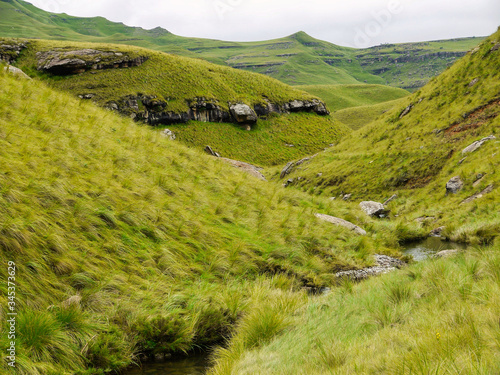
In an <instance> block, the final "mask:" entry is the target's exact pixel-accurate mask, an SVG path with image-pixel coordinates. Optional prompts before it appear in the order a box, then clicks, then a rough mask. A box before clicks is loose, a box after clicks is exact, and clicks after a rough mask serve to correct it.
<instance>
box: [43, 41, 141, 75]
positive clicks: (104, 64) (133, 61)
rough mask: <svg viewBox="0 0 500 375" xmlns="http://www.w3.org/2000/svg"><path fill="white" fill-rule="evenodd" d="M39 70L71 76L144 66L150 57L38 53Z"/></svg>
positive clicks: (83, 52)
mask: <svg viewBox="0 0 500 375" xmlns="http://www.w3.org/2000/svg"><path fill="white" fill-rule="evenodd" d="M36 58H37V69H38V70H40V71H45V72H48V73H51V74H54V75H71V74H78V73H83V72H85V71H87V70H100V69H118V68H129V67H132V66H139V65H142V64H143V63H144V62H145V61H146V60H147V59H148V57H146V56H137V57H131V56H128V55H126V54H123V53H121V52H112V51H99V50H95V49H89V48H87V49H81V50H74V51H45V52H37V54H36Z"/></svg>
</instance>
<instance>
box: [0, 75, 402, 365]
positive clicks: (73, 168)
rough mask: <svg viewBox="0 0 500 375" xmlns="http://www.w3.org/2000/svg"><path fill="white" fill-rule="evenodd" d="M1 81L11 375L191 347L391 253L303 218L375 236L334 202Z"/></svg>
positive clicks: (1, 204) (382, 240) (0, 209)
mask: <svg viewBox="0 0 500 375" xmlns="http://www.w3.org/2000/svg"><path fill="white" fill-rule="evenodd" d="M6 74H7V73H5V71H4V69H3V68H1V69H0V109H1V110H0V171H1V172H0V234H1V235H0V258H1V262H2V264H4V265H5V266H4V267H1V269H0V277H1V279H2V280H7V277H8V274H7V272H8V269H7V264H8V262H12V263H10V265H13V264H15V283H14V284H15V288H16V289H15V293H16V294H15V296H14V297H15V298H14V297H13V296H12V294H11V295H10V297H9V299H8V297H7V296H8V294H7V291H9V292H10V291H12V289H7V284H6V283H2V285H1V286H0V288H1V290H2V293H1V295H0V306H2V308H1V310H0V311H1V314H2V324H1V332H0V333H1V334H0V349H1V350H2V353H4V355H3V356H5V353H7V349H8V348H9V347H10V346H11V345H12V344H11V340H9V339H8V335H7V331H8V329H10V328H9V326H8V325H7V324H8V323H7V319H6V313H7V310H6V309H7V306H11V308H12V309H13V310H10V311H11V312H12V311H15V312H16V313H17V314H18V315H17V317H16V326H15V330H16V331H15V332H16V339H15V350H16V366H17V370H16V371H14V373H19V374H47V375H54V374H58V375H62V374H74V373H86V374H93V373H103V372H104V371H108V370H116V369H120V368H123V367H125V366H127V365H128V364H130V363H131V362H132V361H138V360H139V359H140V358H143V357H148V356H154V355H162V354H168V353H175V352H180V351H189V350H191V349H194V348H200V347H206V346H209V345H212V344H214V343H216V342H220V341H221V340H222V339H223V338H224V337H227V335H228V334H229V332H230V331H231V330H232V327H233V325H234V324H235V322H237V321H238V320H239V319H240V318H241V317H242V316H243V315H247V314H251V313H252V311H254V310H255V309H260V308H262V307H264V306H267V307H269V310H268V311H271V310H272V311H281V312H283V311H285V310H288V309H292V308H293V306H295V304H296V303H299V302H300V301H303V300H304V299H305V298H306V297H305V294H304V292H301V291H300V290H301V288H302V287H303V286H308V287H311V288H318V287H321V286H328V285H332V283H333V282H334V276H333V273H334V272H335V271H338V270H341V269H345V268H352V267H358V266H362V265H363V264H367V263H369V262H371V260H370V254H371V253H372V252H373V251H374V250H375V249H376V251H378V252H387V251H389V252H390V251H391V250H390V248H393V249H394V246H395V245H394V239H391V240H388V238H391V236H385V235H384V236H374V237H373V238H372V237H366V238H362V237H360V236H357V235H356V234H354V233H353V232H350V231H349V230H347V229H344V228H340V227H334V226H332V225H331V224H329V223H325V222H320V221H318V220H317V219H316V218H315V216H314V214H315V213H317V212H325V213H329V212H335V213H336V214H337V215H343V216H344V217H346V218H348V219H349V220H351V221H354V222H356V223H357V224H359V225H363V226H366V227H367V228H369V230H370V232H372V231H379V230H380V231H381V232H383V231H385V229H384V226H381V225H379V224H378V223H377V222H374V221H373V220H372V219H369V218H367V217H365V216H364V215H363V214H362V213H360V212H357V211H353V212H352V213H350V207H349V204H347V203H345V204H344V203H340V202H339V203H336V202H332V201H329V200H327V199H323V198H313V197H310V196H308V195H305V194H302V193H299V192H295V191H286V190H284V189H283V188H282V187H278V186H275V185H274V184H270V183H265V182H262V181H260V180H258V179H255V178H253V177H251V176H248V175H246V174H243V173H241V172H239V171H238V170H236V169H234V168H233V167H231V166H229V165H226V164H225V163H224V162H223V161H221V160H219V159H216V158H213V157H209V156H207V155H203V154H201V153H199V152H197V151H195V150H192V149H189V148H187V147H185V146H183V145H182V144H179V143H177V142H173V141H170V140H169V139H167V138H165V137H162V136H161V135H160V134H159V133H158V132H155V131H153V130H152V129H150V128H149V127H140V126H136V125H135V124H134V123H133V122H132V121H131V120H130V119H124V118H122V117H119V116H117V115H116V114H114V113H112V112H110V111H105V110H102V109H99V108H98V107H96V106H93V105H91V104H90V103H86V102H84V101H81V100H78V99H75V98H72V97H71V96H69V95H68V94H66V93H61V92H57V91H54V90H53V89H50V88H48V87H46V86H45V85H44V84H42V83H41V82H38V81H36V80H27V79H23V78H20V77H17V78H16V77H14V76H10V75H6ZM392 251H393V252H394V251H395V250H392ZM12 272H14V271H12ZM12 275H13V273H11V275H10V276H12ZM11 281H13V279H12V280H11ZM292 300H295V303H293V302H292ZM7 302H15V304H11V305H8V304H7ZM281 302H286V305H282V304H281ZM272 319H274V320H272V321H270V322H269V323H270V327H271V328H270V331H267V332H268V333H269V334H272V332H276V330H279V329H280V327H281V325H280V324H278V325H274V326H273V324H274V323H273V321H276V322H278V321H279V319H280V318H279V314H277V315H276V316H275V317H273V318H272ZM273 327H274V328H273ZM1 366H2V372H7V371H8V370H9V365H8V364H7V361H2V365H1ZM85 367H88V368H90V369H89V370H87V371H84V368H85Z"/></svg>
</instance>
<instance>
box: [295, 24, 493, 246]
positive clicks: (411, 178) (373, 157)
mask: <svg viewBox="0 0 500 375" xmlns="http://www.w3.org/2000/svg"><path fill="white" fill-rule="evenodd" d="M499 49H500V31H498V32H497V33H495V34H494V35H492V36H491V37H490V38H488V39H487V40H486V41H485V42H483V43H482V44H481V45H480V46H479V47H478V48H476V49H474V50H473V51H472V52H470V53H469V54H468V55H467V56H465V57H464V58H463V59H461V60H460V61H459V62H458V63H457V64H455V65H454V66H453V67H451V68H449V69H448V70H447V71H446V72H445V73H443V74H442V75H441V76H439V77H438V78H436V79H434V80H433V81H432V82H430V83H429V84H428V85H427V86H426V87H424V88H423V89H421V90H419V91H418V92H417V93H415V94H414V95H412V96H411V97H409V98H408V99H406V100H405V101H404V103H402V104H400V105H399V106H398V108H396V109H394V110H391V111H390V112H388V113H386V114H385V115H384V116H383V117H382V118H380V119H379V120H378V121H376V122H375V123H373V124H371V125H369V126H368V127H366V128H363V129H361V130H360V131H358V132H355V133H352V135H350V136H349V137H347V138H346V139H345V140H343V141H342V142H341V143H340V144H339V145H338V146H336V147H333V148H331V149H329V150H328V151H326V152H324V153H321V154H320V155H318V156H317V157H315V158H314V159H313V160H311V161H310V163H309V164H305V165H303V166H301V168H300V169H297V171H296V172H295V175H292V177H291V178H295V180H294V181H295V182H296V184H297V185H298V186H301V187H302V188H304V189H312V188H314V189H315V190H314V191H315V192H316V193H317V194H322V195H327V196H337V195H339V194H346V193H351V194H353V199H356V200H365V199H384V198H387V197H388V196H391V195H392V194H393V193H398V195H399V198H398V200H396V201H394V202H392V203H391V204H392V205H393V206H392V207H393V212H394V213H395V214H398V215H400V216H401V215H405V216H406V217H407V219H408V220H409V221H411V220H413V219H415V218H417V217H418V216H426V215H427V216H429V217H432V218H433V219H434V221H433V222H432V223H431V224H430V225H434V226H439V224H441V225H444V224H446V225H447V233H448V235H449V236H451V237H452V238H458V239H461V240H469V241H489V240H491V236H495V235H496V234H495V231H496V233H498V229H499V227H500V217H498V211H497V210H496V209H495V204H498V200H499V197H500V196H499V194H498V191H497V188H496V187H497V186H498V185H499V183H500V176H499V174H498V173H497V170H498V164H499V162H500V154H499V152H498V151H499V148H500V145H499V142H498V139H497V138H498V129H499V125H500V122H499V121H500V117H499V114H500V106H499V100H500V98H499V93H500V72H499V71H498V66H499V62H500V52H499ZM490 136H491V137H490ZM487 137H489V138H487ZM495 137H496V138H495ZM483 139H484V141H483V142H484V145H483V146H482V147H480V148H479V149H478V150H477V151H474V152H470V151H469V149H467V150H466V147H467V146H469V145H470V144H472V143H473V142H475V141H480V140H483ZM483 142H481V143H483ZM455 176H458V177H459V178H460V179H461V181H462V182H463V188H462V189H461V190H460V191H459V192H457V193H456V194H446V195H445V193H446V189H445V186H446V184H447V182H448V181H449V180H450V179H451V178H452V177H455ZM298 177H300V179H299V178H298ZM485 189H486V190H485ZM481 192H483V194H482V195H481V196H479V197H478V196H476V197H478V198H479V199H474V196H473V195H474V194H478V195H479V194H480V193H481ZM469 197H471V199H470V200H466V199H467V198H469ZM475 210H480V211H481V213H482V214H481V215H479V216H478V217H477V218H475V216H471V212H474V211H475ZM481 233H482V234H481Z"/></svg>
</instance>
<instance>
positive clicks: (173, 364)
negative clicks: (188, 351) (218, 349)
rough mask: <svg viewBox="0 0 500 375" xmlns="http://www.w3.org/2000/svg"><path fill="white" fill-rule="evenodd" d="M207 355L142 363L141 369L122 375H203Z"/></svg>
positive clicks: (206, 367)
mask: <svg viewBox="0 0 500 375" xmlns="http://www.w3.org/2000/svg"><path fill="white" fill-rule="evenodd" d="M209 367H210V366H209V356H208V354H195V355H190V356H188V357H182V358H172V359H166V360H164V361H161V362H160V361H159V362H150V363H143V364H142V367H141V368H138V367H137V368H132V369H130V370H128V371H126V372H124V373H123V374H124V375H204V374H205V372H206V371H207V369H208V368H209Z"/></svg>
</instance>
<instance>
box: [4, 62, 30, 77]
mask: <svg viewBox="0 0 500 375" xmlns="http://www.w3.org/2000/svg"><path fill="white" fill-rule="evenodd" d="M4 70H5V71H6V72H8V73H10V74H12V75H15V76H17V77H21V78H25V79H31V78H30V77H29V76H28V75H27V74H26V73H24V72H23V71H22V70H21V69H19V68H16V67H15V66H12V65H7V66H6V67H5V68H4Z"/></svg>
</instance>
